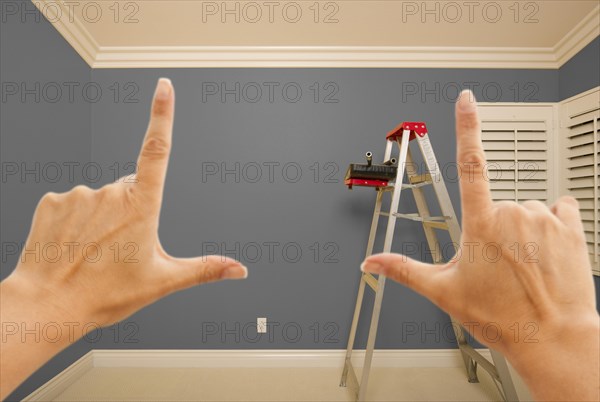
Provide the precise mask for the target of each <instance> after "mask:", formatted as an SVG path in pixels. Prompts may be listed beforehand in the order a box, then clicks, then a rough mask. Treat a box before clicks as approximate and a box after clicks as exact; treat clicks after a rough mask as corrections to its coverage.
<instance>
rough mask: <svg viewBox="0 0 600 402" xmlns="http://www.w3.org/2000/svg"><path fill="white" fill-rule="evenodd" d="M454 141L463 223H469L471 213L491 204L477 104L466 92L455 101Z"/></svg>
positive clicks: (467, 91) (482, 210) (485, 208)
mask: <svg viewBox="0 0 600 402" xmlns="http://www.w3.org/2000/svg"><path fill="white" fill-rule="evenodd" d="M456 142H457V156H456V160H457V162H458V165H459V168H460V173H461V174H460V198H461V205H462V211H463V222H468V220H469V216H470V214H472V213H478V214H479V213H482V212H483V213H485V212H486V211H489V210H490V209H491V205H492V197H491V194H490V186H489V183H488V179H487V178H486V176H485V164H486V160H485V153H484V151H483V146H482V144H481V124H480V122H479V116H478V114H477V101H476V100H475V95H473V93H472V92H471V91H469V90H464V91H462V92H461V94H460V97H459V98H458V101H457V102H456Z"/></svg>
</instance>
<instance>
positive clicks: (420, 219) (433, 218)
mask: <svg viewBox="0 0 600 402" xmlns="http://www.w3.org/2000/svg"><path fill="white" fill-rule="evenodd" d="M392 215H394V216H395V217H396V218H403V219H410V220H411V221H417V222H424V223H429V222H442V223H443V222H445V221H446V220H448V219H451V217H450V216H421V215H419V214H416V213H415V214H401V213H399V212H394V213H393V214H392Z"/></svg>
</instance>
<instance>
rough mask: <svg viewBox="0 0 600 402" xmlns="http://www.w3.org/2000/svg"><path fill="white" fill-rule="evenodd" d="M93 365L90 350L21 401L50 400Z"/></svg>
mask: <svg viewBox="0 0 600 402" xmlns="http://www.w3.org/2000/svg"><path fill="white" fill-rule="evenodd" d="M93 367H94V357H93V351H90V352H88V353H86V354H85V355H83V357H81V358H79V359H78V360H77V361H76V362H75V363H73V364H71V365H70V366H69V367H67V368H66V369H64V370H63V371H61V372H60V373H58V374H57V375H56V376H54V377H53V378H51V379H50V380H49V381H48V382H46V383H45V384H44V385H42V386H41V387H40V388H38V389H37V390H35V391H33V392H32V393H31V394H29V395H28V396H27V397H26V398H24V399H23V401H52V400H54V399H55V398H56V397H58V396H59V395H60V394H61V393H63V392H64V391H65V390H66V389H67V388H69V387H70V386H71V385H72V384H73V383H74V382H75V381H77V380H78V379H80V378H81V377H82V376H83V375H84V374H85V373H87V372H88V371H89V370H91V369H92V368H93Z"/></svg>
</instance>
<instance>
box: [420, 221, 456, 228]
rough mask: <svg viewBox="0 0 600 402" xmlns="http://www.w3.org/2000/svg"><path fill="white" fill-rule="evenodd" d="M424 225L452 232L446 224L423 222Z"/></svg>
mask: <svg viewBox="0 0 600 402" xmlns="http://www.w3.org/2000/svg"><path fill="white" fill-rule="evenodd" d="M423 225H424V226H428V227H430V228H434V229H442V230H450V229H449V228H448V224H447V223H446V222H436V221H423Z"/></svg>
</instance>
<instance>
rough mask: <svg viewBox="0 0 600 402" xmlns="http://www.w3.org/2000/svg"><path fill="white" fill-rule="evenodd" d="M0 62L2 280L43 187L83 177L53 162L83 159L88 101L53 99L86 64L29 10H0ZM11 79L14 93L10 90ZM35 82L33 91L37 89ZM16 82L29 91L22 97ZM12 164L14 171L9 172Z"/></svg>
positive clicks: (45, 372)
mask: <svg viewBox="0 0 600 402" xmlns="http://www.w3.org/2000/svg"><path fill="white" fill-rule="evenodd" d="M12 4H15V5H17V6H18V7H19V10H26V9H25V8H24V7H27V10H33V9H34V6H33V4H31V3H30V2H28V1H27V2H22V3H20V4H19V3H17V2H12ZM3 10H4V9H3ZM0 63H1V64H0V81H1V82H2V99H0V102H1V103H0V132H1V135H0V160H1V162H0V166H1V169H0V171H1V173H2V175H1V176H2V177H1V182H0V186H1V191H0V221H1V222H2V225H0V243H1V244H2V258H1V264H0V277H1V278H5V277H6V276H7V275H8V274H9V273H10V272H11V271H12V270H13V269H14V267H15V265H16V262H17V259H18V255H14V254H13V253H12V252H11V248H12V246H13V245H14V244H15V243H16V244H19V245H20V244H21V243H23V242H24V241H25V239H26V237H27V233H28V232H29V227H30V224H31V218H32V215H33V211H34V209H35V206H36V204H37V202H38V200H39V199H40V197H41V196H42V195H43V194H44V193H46V192H47V191H66V190H68V189H69V188H71V187H72V186H74V185H77V184H80V183H83V182H84V180H83V179H82V177H81V175H74V177H73V180H69V178H68V174H67V172H66V171H64V172H63V175H62V177H61V178H57V177H56V174H55V173H56V172H57V171H56V170H53V166H55V164H58V165H59V166H63V167H65V166H64V165H63V164H64V163H69V162H73V163H80V164H83V163H86V162H89V160H90V111H91V106H90V103H87V102H82V101H81V99H80V97H75V98H74V99H73V100H74V101H73V102H70V101H69V97H68V96H66V95H63V96H58V92H55V91H53V89H55V88H56V85H58V86H60V87H63V88H64V85H71V84H67V83H69V82H73V83H79V84H81V85H83V84H85V83H87V82H88V81H89V79H90V69H89V67H88V66H87V65H86V64H85V63H84V62H83V61H82V60H81V58H80V57H79V55H77V53H75V52H74V51H73V49H72V48H71V46H70V45H69V44H68V43H66V42H65V40H64V39H63V38H62V37H61V36H60V34H59V33H58V32H56V30H55V29H54V28H53V27H52V26H51V25H50V24H48V23H47V22H46V21H45V20H43V19H40V20H39V22H36V20H35V15H28V16H27V17H26V19H25V20H21V17H20V16H19V15H17V16H9V15H7V14H3V15H2V22H1V24H0ZM13 83H14V84H16V85H17V88H18V93H16V94H14V95H11V93H12V92H14V91H13V90H14V87H13V85H12V84H13ZM36 83H39V90H36V89H35V86H36ZM21 84H23V85H25V87H24V88H25V89H32V90H33V93H31V94H29V95H27V96H26V97H25V99H24V101H22V100H21V89H20V88H21ZM73 85H74V84H73ZM44 88H46V89H44ZM36 95H39V102H38V101H36V98H35V97H36ZM36 163H39V168H36V166H35V164H36ZM15 164H16V166H17V169H18V171H17V172H15V174H12V173H11V172H12V171H13V170H11V169H12V168H14V167H15ZM22 164H25V165H22ZM23 168H27V169H30V170H33V171H34V172H35V171H37V172H38V176H39V177H38V178H36V177H35V175H34V174H28V175H26V176H25V177H24V178H22V177H21V173H22V172H23V170H24V169H23ZM79 171H80V170H79ZM54 181H56V182H55V183H54ZM88 349H89V346H88V345H86V344H83V343H79V344H77V345H75V346H73V347H72V348H69V349H67V350H66V351H64V352H63V353H61V354H59V355H58V356H57V357H56V358H54V359H53V360H52V361H50V362H49V363H48V364H47V365H45V366H44V367H43V368H42V369H40V370H39V371H38V372H37V373H36V374H35V375H34V376H33V377H31V378H30V379H29V380H27V381H26V382H25V384H23V385H22V386H21V387H20V389H19V390H17V391H16V392H15V393H13V395H12V396H11V397H10V398H9V399H10V400H20V399H21V398H23V397H24V396H26V395H27V394H29V393H30V392H31V391H33V390H34V389H36V388H37V387H39V386H40V385H42V384H43V383H44V382H46V381H47V380H49V379H50V378H52V377H53V376H55V375H56V374H57V373H58V372H60V371H61V370H63V369H64V368H66V367H67V366H69V365H70V364H71V363H73V362H74V361H75V360H77V359H78V358H79V357H81V356H82V355H83V354H84V353H85V352H87V350H88Z"/></svg>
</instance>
